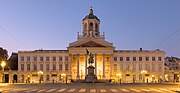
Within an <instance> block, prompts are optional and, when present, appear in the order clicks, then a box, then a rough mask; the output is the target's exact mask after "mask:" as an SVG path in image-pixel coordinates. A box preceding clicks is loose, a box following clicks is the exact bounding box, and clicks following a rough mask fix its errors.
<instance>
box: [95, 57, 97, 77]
mask: <svg viewBox="0 0 180 93" xmlns="http://www.w3.org/2000/svg"><path fill="white" fill-rule="evenodd" d="M95 75H96V76H97V54H95Z"/></svg>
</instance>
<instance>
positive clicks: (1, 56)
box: [0, 47, 8, 69]
mask: <svg viewBox="0 0 180 93" xmlns="http://www.w3.org/2000/svg"><path fill="white" fill-rule="evenodd" d="M7 58H8V51H7V50H6V49H3V48H2V47H0V63H1V62H2V61H5V62H7ZM6 67H7V66H6V65H5V69H6ZM0 68H1V69H2V67H1V66H0Z"/></svg>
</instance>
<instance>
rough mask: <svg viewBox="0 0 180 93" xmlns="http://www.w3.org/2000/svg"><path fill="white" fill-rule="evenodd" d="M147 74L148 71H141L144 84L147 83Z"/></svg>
mask: <svg viewBox="0 0 180 93" xmlns="http://www.w3.org/2000/svg"><path fill="white" fill-rule="evenodd" d="M146 73H147V71H146V70H142V71H141V74H143V83H144V82H145V74H146Z"/></svg>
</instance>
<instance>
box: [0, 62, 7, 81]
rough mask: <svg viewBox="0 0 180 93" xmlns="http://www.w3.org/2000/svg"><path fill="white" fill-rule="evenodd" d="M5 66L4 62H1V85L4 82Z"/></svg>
mask: <svg viewBox="0 0 180 93" xmlns="http://www.w3.org/2000/svg"><path fill="white" fill-rule="evenodd" d="M5 65H6V63H5V61H2V62H1V66H2V74H3V76H2V82H3V83H4V81H5V75H4V67H5Z"/></svg>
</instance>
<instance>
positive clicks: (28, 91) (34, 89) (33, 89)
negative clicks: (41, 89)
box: [26, 89, 38, 92]
mask: <svg viewBox="0 0 180 93" xmlns="http://www.w3.org/2000/svg"><path fill="white" fill-rule="evenodd" d="M37 90H38V89H33V90H29V91H26V92H35V91H37Z"/></svg>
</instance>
